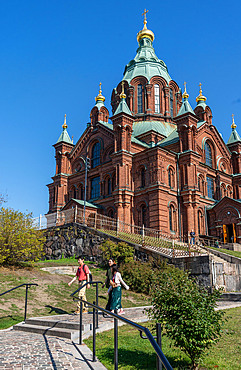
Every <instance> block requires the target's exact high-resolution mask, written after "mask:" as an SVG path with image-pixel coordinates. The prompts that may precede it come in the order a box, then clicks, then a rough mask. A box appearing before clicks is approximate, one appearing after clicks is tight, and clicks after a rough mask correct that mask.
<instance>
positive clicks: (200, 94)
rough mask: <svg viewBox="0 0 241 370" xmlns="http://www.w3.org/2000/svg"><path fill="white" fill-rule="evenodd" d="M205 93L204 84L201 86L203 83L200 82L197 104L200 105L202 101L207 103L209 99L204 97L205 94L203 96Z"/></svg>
mask: <svg viewBox="0 0 241 370" xmlns="http://www.w3.org/2000/svg"><path fill="white" fill-rule="evenodd" d="M202 93H203V92H202V84H201V82H200V84H199V95H198V96H197V97H196V102H197V103H199V102H200V101H201V102H202V101H204V102H205V101H206V100H207V98H206V96H204V95H203V94H202Z"/></svg>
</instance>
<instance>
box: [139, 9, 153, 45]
mask: <svg viewBox="0 0 241 370" xmlns="http://www.w3.org/2000/svg"><path fill="white" fill-rule="evenodd" d="M147 12H149V10H146V9H145V10H144V13H143V14H142V15H144V27H143V29H142V30H141V31H139V32H138V34H137V41H138V42H139V41H140V40H141V39H143V38H144V37H147V38H148V39H150V40H151V41H152V42H153V40H154V38H155V36H154V33H153V32H152V31H151V30H148V28H147V27H146V24H147V20H146V13H147Z"/></svg>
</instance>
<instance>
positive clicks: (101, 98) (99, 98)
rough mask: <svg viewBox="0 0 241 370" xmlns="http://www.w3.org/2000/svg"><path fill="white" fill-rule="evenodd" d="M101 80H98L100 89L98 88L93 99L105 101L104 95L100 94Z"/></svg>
mask: <svg viewBox="0 0 241 370" xmlns="http://www.w3.org/2000/svg"><path fill="white" fill-rule="evenodd" d="M101 85H102V84H101V82H100V85H99V86H100V89H99V94H98V95H97V96H96V98H95V101H103V102H104V101H105V97H104V96H103V95H102V94H101V93H102V90H101Z"/></svg>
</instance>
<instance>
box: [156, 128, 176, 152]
mask: <svg viewBox="0 0 241 370" xmlns="http://www.w3.org/2000/svg"><path fill="white" fill-rule="evenodd" d="M178 141H179V135H178V132H177V129H176V128H175V129H174V130H173V131H172V132H171V134H170V135H169V136H168V137H166V138H165V139H163V140H162V141H160V142H159V143H157V145H158V146H160V147H165V146H168V145H171V144H174V143H177V142H178Z"/></svg>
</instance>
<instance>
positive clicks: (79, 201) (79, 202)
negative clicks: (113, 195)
mask: <svg viewBox="0 0 241 370" xmlns="http://www.w3.org/2000/svg"><path fill="white" fill-rule="evenodd" d="M71 200H73V201H74V202H76V203H78V204H79V205H81V206H84V201H83V200H80V199H74V198H72V199H71ZM85 205H86V207H90V208H100V207H99V206H97V205H96V204H93V203H90V202H87V201H86V202H85Z"/></svg>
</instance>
